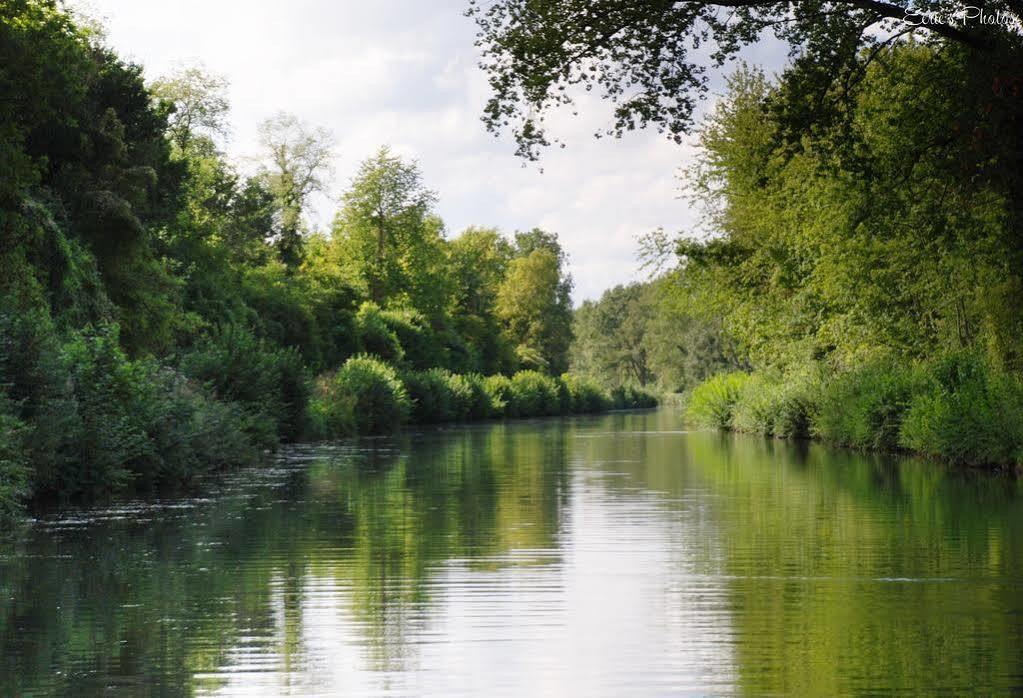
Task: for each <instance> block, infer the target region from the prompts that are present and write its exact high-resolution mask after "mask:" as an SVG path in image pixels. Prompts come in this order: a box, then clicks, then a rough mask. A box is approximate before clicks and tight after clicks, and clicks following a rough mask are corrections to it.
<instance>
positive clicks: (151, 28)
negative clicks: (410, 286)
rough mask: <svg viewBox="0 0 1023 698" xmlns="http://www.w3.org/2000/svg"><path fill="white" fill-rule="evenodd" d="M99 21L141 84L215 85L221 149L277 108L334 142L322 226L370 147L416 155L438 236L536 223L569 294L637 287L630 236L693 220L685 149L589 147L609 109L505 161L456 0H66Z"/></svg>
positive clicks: (596, 143)
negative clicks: (216, 81)
mask: <svg viewBox="0 0 1023 698" xmlns="http://www.w3.org/2000/svg"><path fill="white" fill-rule="evenodd" d="M71 4H72V6H73V7H77V8H79V9H80V10H82V11H84V12H85V13H86V14H87V15H89V16H91V17H92V18H94V19H98V20H100V21H101V22H102V24H103V25H104V26H105V29H106V34H107V42H108V44H110V45H111V46H112V47H113V48H114V49H115V50H117V52H118V53H119V54H120V55H121V56H122V57H124V58H127V59H129V60H133V61H135V62H138V63H140V64H142V65H143V66H144V68H145V75H146V78H147V80H152V79H155V78H157V77H159V76H161V75H166V74H168V73H170V72H171V71H173V70H174V69H175V68H177V67H180V66H182V65H192V64H195V63H196V62H199V63H201V64H202V65H203V66H205V68H206V69H208V70H209V71H211V72H213V73H217V74H220V75H223V76H224V77H225V78H227V80H228V81H229V83H230V87H229V90H228V97H229V99H230V102H231V114H230V118H229V120H230V124H231V129H232V131H231V135H230V138H229V140H228V141H227V142H226V145H225V147H226V150H227V152H228V153H229V155H230V156H231V157H232V158H234V159H236V160H237V161H238V162H239V163H241V164H242V165H243V166H244V163H251V162H253V161H254V158H256V157H257V156H258V155H259V146H258V142H257V139H256V128H257V125H258V124H259V123H260V122H261V121H263V120H264V119H266V118H268V117H270V116H272V115H274V114H275V113H277V112H279V111H286V112H290V113H292V114H295V115H296V116H297V117H299V118H300V119H302V120H303V121H305V122H307V123H309V124H310V125H313V126H323V127H326V128H327V129H329V130H330V131H331V132H332V133H333V134H334V137H335V140H336V148H335V158H334V177H333V178H332V183H331V186H330V188H329V191H328V192H326V193H325V194H324V195H321V196H319V197H318V198H317V199H315V200H314V202H313V209H314V210H313V211H312V213H311V216H310V218H311V222H312V223H313V224H314V225H317V226H318V227H320V228H321V229H324V228H328V227H329V225H330V221H331V220H332V218H333V214H334V211H335V210H336V209H337V207H338V204H337V201H338V199H339V197H340V194H341V193H342V192H343V191H344V189H345V188H346V187H347V185H348V183H349V182H350V181H351V178H352V176H353V174H354V173H355V171H356V169H357V168H358V165H359V163H360V162H361V161H362V160H363V159H364V158H366V157H368V156H370V155H371V154H372V153H374V152H375V151H376V150H377V149H378V148H379V147H380V146H382V145H389V146H391V148H392V150H393V151H394V152H396V153H397V154H399V155H401V156H402V157H407V158H413V159H415V160H417V161H418V163H419V166H420V168H421V171H422V174H423V179H424V182H425V184H426V185H427V186H428V187H429V188H431V189H433V190H434V191H436V192H437V195H438V203H437V212H438V213H439V215H440V216H441V217H442V218H443V219H444V221H445V224H446V226H447V231H448V235H449V236H453V235H457V234H458V233H459V232H460V231H462V230H463V229H464V228H466V227H467V226H470V225H480V226H496V227H498V228H499V229H501V230H502V231H503V232H504V233H505V234H509V235H510V234H511V233H512V232H514V231H515V230H528V229H530V228H533V227H541V228H544V229H545V230H549V231H552V232H555V233H557V234H558V235H559V237H560V239H561V243H562V245H563V247H564V248H565V250H566V252H567V254H568V260H569V267H570V272H571V274H572V276H573V278H574V279H575V292H574V301H575V302H576V303H579V302H581V301H583V300H586V299H594V298H597V297H599V296H600V294H601V293H602V292H603V291H604V290H605V289H607V288H610V287H612V286H614V285H616V284H619V283H626V282H629V281H632V280H642V279H645V278H647V276H648V273H647V272H645V271H642V270H641V269H640V264H639V262H638V260H637V251H638V244H637V240H638V237H639V236H640V235H642V234H644V233H647V232H650V231H652V230H654V229H656V228H658V227H663V228H664V229H665V230H667V231H671V232H677V231H683V230H690V229H692V228H693V227H694V225H695V223H696V221H697V214H696V211H695V210H693V207H692V206H691V204H690V202H688V201H687V200H685V199H684V198H682V197H680V192H681V185H680V181H679V178H678V174H679V171H680V168H684V167H685V166H686V164H687V162H688V161H690V159H691V158H692V155H693V152H694V147H693V144H692V143H691V142H689V143H684V144H681V145H679V144H675V143H672V142H670V141H669V140H668V139H666V138H665V137H664V136H662V135H659V134H657V133H656V132H655V131H653V130H649V131H640V132H633V133H630V134H627V135H626V136H625V137H623V138H622V139H609V138H603V139H595V138H594V137H593V133H594V132H595V131H597V130H599V129H600V128H602V127H606V126H607V125H608V124H609V123H610V108H609V105H608V104H606V103H603V102H601V101H599V100H598V99H597V98H595V97H593V98H589V99H588V100H582V101H581V102H580V105H579V109H578V111H579V116H572V114H571V113H570V112H568V111H562V112H559V113H555V114H554V115H553V116H552V117H551V118H549V119H548V122H549V123H550V124H551V130H552V132H553V133H555V134H557V135H559V136H561V137H562V138H563V139H564V140H566V141H567V147H566V148H564V149H549V150H548V151H547V152H545V153H544V155H543V157H542V160H541V161H540V162H539V163H526V162H524V161H523V160H522V159H521V158H518V157H516V156H515V155H514V150H515V146H514V143H513V139H512V137H511V135H510V134H507V133H506V134H501V135H500V136H499V137H496V138H495V137H494V136H493V135H492V134H490V133H488V132H487V131H486V130H485V129H484V127H483V124H482V122H481V121H480V115H481V114H482V107H483V104H484V102H485V101H486V99H487V97H488V95H489V93H488V86H487V83H486V76H485V75H484V74H483V73H482V71H480V69H479V68H478V67H477V65H476V61H477V53H476V51H477V49H476V48H475V47H474V46H473V40H474V36H475V25H474V23H473V21H472V20H471V19H468V18H466V17H465V16H464V15H463V10H464V8H465V7H466V2H465V0H371V1H367V0H358V1H352V0H288V1H279V0H73V1H72V3H71Z"/></svg>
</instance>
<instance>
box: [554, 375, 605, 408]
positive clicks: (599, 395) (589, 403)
mask: <svg viewBox="0 0 1023 698" xmlns="http://www.w3.org/2000/svg"><path fill="white" fill-rule="evenodd" d="M561 382H562V383H563V384H564V385H565V387H566V389H567V390H568V394H569V398H570V400H571V403H570V404H571V411H572V412H575V413H579V414H586V413H590V412H604V411H606V410H608V409H610V407H611V399H610V398H609V396H608V394H607V393H606V392H604V390H603V389H602V388H601V387H600V385H598V384H597V383H596V382H595V381H593V380H590V379H588V378H585V377H583V376H576V375H572V374H570V373H566V374H564V375H562V376H561Z"/></svg>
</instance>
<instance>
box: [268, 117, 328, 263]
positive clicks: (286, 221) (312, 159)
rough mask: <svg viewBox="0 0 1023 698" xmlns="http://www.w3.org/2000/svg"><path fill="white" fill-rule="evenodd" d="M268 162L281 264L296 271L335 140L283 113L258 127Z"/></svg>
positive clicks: (325, 177) (325, 179)
mask: <svg viewBox="0 0 1023 698" xmlns="http://www.w3.org/2000/svg"><path fill="white" fill-rule="evenodd" d="M259 141H260V143H261V144H262V146H263V148H264V150H265V152H266V158H267V162H266V163H265V164H264V166H263V169H262V172H261V174H262V177H263V179H264V180H265V181H266V183H267V186H268V188H269V189H270V191H271V192H273V194H274V196H275V197H276V198H277V202H278V206H279V207H280V217H281V222H280V235H279V237H278V239H277V241H276V246H277V250H278V253H279V255H280V258H281V261H282V262H284V264H285V265H286V266H287V267H288V269H294V268H295V267H297V266H298V264H299V263H300V262H301V261H302V232H303V231H302V228H303V220H302V216H303V214H304V213H305V210H306V205H307V203H308V199H309V197H310V195H312V194H313V193H315V192H320V191H323V190H324V189H325V188H326V186H327V182H328V180H329V178H330V176H331V175H332V174H333V162H332V161H333V156H334V151H333V148H334V138H333V136H332V135H331V133H330V131H328V130H327V129H325V128H313V127H311V126H309V125H307V124H305V123H303V122H302V121H300V120H299V119H298V118H297V117H295V116H294V115H292V114H287V113H284V112H280V113H278V114H276V115H275V116H273V117H271V118H270V119H267V120H266V121H264V122H263V123H262V124H260V126H259Z"/></svg>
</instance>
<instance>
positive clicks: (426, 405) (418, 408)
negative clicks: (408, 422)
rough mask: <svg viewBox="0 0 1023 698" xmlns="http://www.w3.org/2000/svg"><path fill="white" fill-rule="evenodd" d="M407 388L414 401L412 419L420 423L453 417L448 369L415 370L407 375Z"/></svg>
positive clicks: (444, 420) (441, 420)
mask: <svg viewBox="0 0 1023 698" xmlns="http://www.w3.org/2000/svg"><path fill="white" fill-rule="evenodd" d="M404 381H405V388H406V390H407V391H408V395H409V398H410V400H411V402H412V412H411V415H412V421H413V422H417V423H419V424H430V423H435V422H447V421H450V420H451V419H453V410H452V404H451V402H452V395H451V386H450V385H449V376H448V375H447V372H446V371H443V370H440V369H433V370H430V371H413V372H410V373H408V374H406V375H405V378H404Z"/></svg>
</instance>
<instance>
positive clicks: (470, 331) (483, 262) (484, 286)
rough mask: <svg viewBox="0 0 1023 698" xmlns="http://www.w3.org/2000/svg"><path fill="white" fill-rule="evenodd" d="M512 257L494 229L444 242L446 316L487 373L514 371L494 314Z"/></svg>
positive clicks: (509, 246)
mask: <svg viewBox="0 0 1023 698" xmlns="http://www.w3.org/2000/svg"><path fill="white" fill-rule="evenodd" d="M514 255H515V248H514V246H513V245H512V244H511V243H510V242H509V241H508V240H506V239H505V238H504V237H503V236H502V235H501V234H500V233H499V232H498V231H497V229H496V228H467V229H466V230H465V231H464V232H463V233H462V234H461V235H459V236H458V237H456V238H455V239H453V240H451V242H450V243H448V269H449V275H450V278H451V292H452V298H451V303H452V304H451V308H450V315H451V318H452V320H453V321H454V323H455V326H456V328H457V330H458V332H459V334H460V335H461V336H462V337H463V338H464V339H465V341H466V342H467V343H468V344H469V345H470V346H472V347H475V348H476V349H477V352H478V354H479V357H480V361H481V365H480V367H479V369H480V370H481V371H482V372H484V373H487V374H492V373H502V372H505V371H508V370H511V369H513V368H514V363H515V362H514V355H513V352H512V347H511V346H510V345H509V344H508V342H507V340H506V338H505V336H504V335H503V334H502V333H501V326H500V323H499V322H498V319H497V316H496V315H495V307H496V305H497V294H498V290H499V289H500V287H501V283H502V282H503V281H504V277H505V274H506V273H507V271H508V265H509V263H510V262H511V260H512V258H513V257H514Z"/></svg>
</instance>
